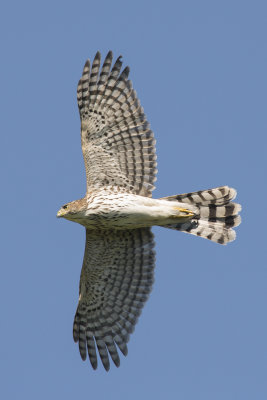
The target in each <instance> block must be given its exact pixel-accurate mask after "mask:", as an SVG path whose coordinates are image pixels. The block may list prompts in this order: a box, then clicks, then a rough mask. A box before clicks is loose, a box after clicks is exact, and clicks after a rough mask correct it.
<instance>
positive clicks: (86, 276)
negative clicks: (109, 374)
mask: <svg viewBox="0 0 267 400" xmlns="http://www.w3.org/2000/svg"><path fill="white" fill-rule="evenodd" d="M153 247H154V241H153V234H152V233H151V231H150V228H143V229H133V230H125V231H123V230H122V231H90V230H86V246H85V254H84V261H83V267H82V272H81V279H80V296H79V304H78V308H77V311H76V315H75V318H74V324H73V338H74V341H75V342H79V350H80V354H81V357H82V359H83V360H85V359H86V355H87V351H88V355H89V358H90V361H91V364H92V367H93V368H94V369H96V368H97V354H96V353H97V352H96V348H98V351H99V355H100V358H101V360H102V363H103V365H104V367H105V369H106V370H109V367H110V364H109V356H108V353H109V355H110V357H111V358H112V360H113V362H114V363H115V365H116V366H117V367H118V366H119V365H120V358H119V355H118V348H119V349H120V351H121V352H122V353H123V354H124V355H126V354H127V342H128V340H129V335H130V333H132V332H133V331H134V327H135V324H136V323H137V320H138V317H139V315H140V313H141V311H142V308H143V306H144V304H145V302H146V300H147V299H148V295H149V293H150V291H151V289H152V284H153V280H154V259H155V254H154V251H153Z"/></svg>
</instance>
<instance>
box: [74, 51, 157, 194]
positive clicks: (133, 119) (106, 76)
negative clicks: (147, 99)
mask: <svg viewBox="0 0 267 400" xmlns="http://www.w3.org/2000/svg"><path fill="white" fill-rule="evenodd" d="M100 59H101V57H100V53H99V52H97V54H96V56H95V58H94V61H93V63H92V68H91V69H90V61H89V60H87V61H86V63H85V66H84V70H83V74H82V77H81V79H80V81H79V84H78V88H77V99H78V106H79V111H80V117H81V140H82V150H83V156H84V162H85V169H86V177H87V191H90V190H94V189H99V188H101V187H106V186H111V187H115V188H117V189H118V190H120V191H124V192H128V193H134V194H139V195H142V196H149V197H150V196H151V191H152V190H153V189H154V185H153V183H154V182H155V180H156V173H157V170H156V154H155V139H154V135H153V132H152V131H151V130H150V126H149V124H148V122H147V120H146V116H145V114H144V112H143V109H142V107H141V105H140V102H139V100H138V98H137V94H136V92H135V90H133V88H132V83H131V81H130V80H129V79H128V75H129V71H130V70H129V67H126V68H125V69H124V70H123V71H122V72H120V71H121V65H122V61H121V57H119V58H118V59H117V60H116V62H115V64H114V66H113V68H112V69H111V64H112V59H113V55H112V52H111V51H110V52H109V53H108V54H107V56H106V58H105V60H104V63H103V66H102V69H101V70H100Z"/></svg>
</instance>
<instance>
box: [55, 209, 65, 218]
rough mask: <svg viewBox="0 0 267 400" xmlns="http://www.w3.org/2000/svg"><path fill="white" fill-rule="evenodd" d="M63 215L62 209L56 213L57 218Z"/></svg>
mask: <svg viewBox="0 0 267 400" xmlns="http://www.w3.org/2000/svg"><path fill="white" fill-rule="evenodd" d="M63 216H64V212H63V210H62V209H60V210H59V211H58V213H57V218H62V217H63Z"/></svg>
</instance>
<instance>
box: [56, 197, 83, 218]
mask: <svg viewBox="0 0 267 400" xmlns="http://www.w3.org/2000/svg"><path fill="white" fill-rule="evenodd" d="M85 210H87V201H86V200H85V199H84V198H83V199H80V200H75V201H71V202H70V203H67V204H64V206H62V207H61V208H60V210H59V211H58V213H57V217H58V218H66V219H69V220H71V221H74V220H75V219H77V218H79V217H81V216H83V215H84V211H85Z"/></svg>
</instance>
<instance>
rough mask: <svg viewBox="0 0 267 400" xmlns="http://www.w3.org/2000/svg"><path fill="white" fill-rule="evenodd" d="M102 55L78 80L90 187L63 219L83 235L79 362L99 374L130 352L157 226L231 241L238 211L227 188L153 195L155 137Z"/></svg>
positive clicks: (117, 70)
mask: <svg viewBox="0 0 267 400" xmlns="http://www.w3.org/2000/svg"><path fill="white" fill-rule="evenodd" d="M100 59H101V57H100V53H99V52H97V54H96V56H95V58H94V60H93V63H92V65H91V64H90V61H89V60H87V61H86V63H85V66H84V69H83V74H82V77H81V79H80V81H79V84H78V89H77V97H78V106H79V111H80V118H81V142H82V152H83V157H84V163H85V169H86V180H87V191H86V195H85V197H84V198H83V199H80V200H75V201H72V202H70V203H67V204H65V205H64V206H62V207H61V209H60V210H59V211H58V214H57V216H58V217H63V218H66V219H68V220H70V221H74V222H78V223H79V224H81V225H83V226H84V227H85V229H86V243H85V253H84V260H83V266H82V271H81V277H80V287H79V303H78V307H77V311H76V315H75V318H74V324H73V338H74V341H75V342H78V343H79V351H80V354H81V357H82V359H83V360H85V359H86V355H87V353H88V356H89V359H90V362H91V364H92V367H93V368H94V369H96V368H97V350H98V353H99V356H100V359H101V361H102V363H103V366H104V368H105V369H106V370H109V368H110V361H109V359H110V358H111V359H112V360H113V362H114V364H115V365H116V366H117V367H118V366H119V365H120V358H119V354H118V350H120V351H121V352H122V353H123V354H124V355H126V354H127V342H128V341H129V335H130V334H131V333H132V332H133V331H134V327H135V324H136V323H137V320H138V317H139V315H140V314H141V311H142V308H143V306H144V304H145V302H146V300H147V299H148V296H149V293H150V291H151V288H152V284H153V279H154V264H155V252H154V240H153V234H152V232H151V227H152V226H153V225H157V226H162V227H165V228H170V229H175V230H179V231H183V232H187V233H191V234H193V235H197V236H201V237H203V238H206V239H209V240H212V241H213V242H216V243H220V244H226V243H228V242H230V241H232V240H234V239H235V231H234V230H233V229H232V228H233V227H235V226H237V225H239V223H240V216H239V215H238V212H239V211H240V209H241V207H240V205H238V204H236V203H233V202H232V200H233V199H234V198H235V196H236V191H235V190H234V189H232V188H229V187H228V186H222V187H218V188H216V189H210V190H203V191H198V192H193V193H186V194H179V195H175V196H169V197H164V198H161V199H152V197H151V194H152V190H153V189H154V188H155V186H154V182H155V180H156V173H157V170H156V166H157V163H156V153H155V139H154V135H153V132H152V131H151V130H150V127H149V123H148V122H147V119H146V116H145V114H144V111H143V108H142V107H141V105H140V102H139V100H138V97H137V94H136V92H135V90H134V89H133V86H132V82H131V81H130V80H129V79H128V75H129V67H126V68H125V69H124V70H123V71H122V72H121V66H122V61H121V57H119V58H118V59H117V60H116V61H115V63H114V65H113V66H112V59H113V55H112V52H111V51H110V52H109V53H108V54H107V56H106V58H105V60H104V63H103V65H102V68H101V67H100V64H101V62H100Z"/></svg>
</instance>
